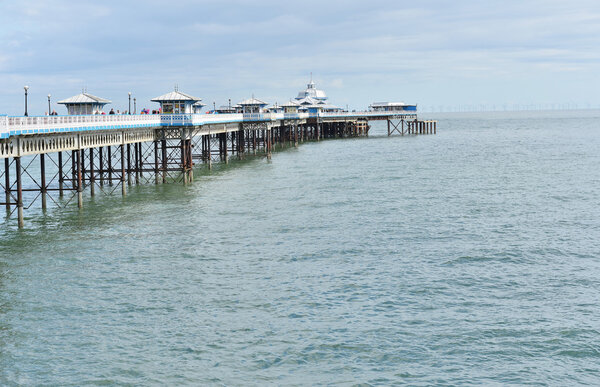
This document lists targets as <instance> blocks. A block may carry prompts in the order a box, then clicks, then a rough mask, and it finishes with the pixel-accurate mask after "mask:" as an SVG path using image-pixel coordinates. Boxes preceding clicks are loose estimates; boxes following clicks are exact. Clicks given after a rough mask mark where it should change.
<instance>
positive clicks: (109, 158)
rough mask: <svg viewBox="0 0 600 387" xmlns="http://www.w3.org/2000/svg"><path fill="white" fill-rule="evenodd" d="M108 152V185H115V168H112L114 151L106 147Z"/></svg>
mask: <svg viewBox="0 0 600 387" xmlns="http://www.w3.org/2000/svg"><path fill="white" fill-rule="evenodd" d="M106 151H107V152H108V165H107V167H108V185H112V184H113V168H112V149H111V147H110V145H109V146H107V147H106Z"/></svg>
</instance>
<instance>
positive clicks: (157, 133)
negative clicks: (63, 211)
mask: <svg viewBox="0 0 600 387" xmlns="http://www.w3.org/2000/svg"><path fill="white" fill-rule="evenodd" d="M371 120H387V124H388V135H390V136H391V135H393V134H399V135H417V134H435V133H436V130H437V128H436V126H437V125H436V122H435V121H419V120H418V119H417V116H416V113H407V114H398V113H386V112H335V113H325V112H321V113H316V114H315V113H295V114H288V113H264V114H263V113H260V114H241V113H240V114H179V115H177V114H169V115H167V114H162V115H158V114H157V115H125V116H116V115H110V116H109V115H93V116H46V117H7V116H0V159H4V168H3V172H2V173H1V174H0V186H1V187H2V189H3V190H4V193H5V195H4V201H3V202H2V203H0V204H2V205H3V206H5V208H6V213H7V216H9V217H10V216H12V215H13V214H14V213H15V212H16V217H17V221H18V226H19V227H20V228H21V227H24V210H26V209H28V208H30V207H31V206H32V205H34V204H35V203H40V205H41V208H42V210H43V211H46V209H47V208H48V206H49V204H50V205H53V206H55V207H58V208H62V207H65V206H68V205H73V204H71V203H73V202H76V203H77V206H78V207H79V208H83V207H84V195H83V193H84V191H86V192H88V193H89V195H90V196H92V197H93V196H95V195H97V194H99V193H101V194H108V195H110V194H114V193H116V192H120V194H121V195H123V196H126V195H127V190H128V186H131V185H134V184H165V183H173V182H176V183H183V184H188V183H190V182H192V181H193V180H194V167H199V166H200V165H204V166H206V167H207V168H211V167H212V165H213V163H215V162H223V163H227V162H228V160H229V159H231V158H232V157H237V158H243V157H244V155H263V156H265V157H267V158H270V157H271V153H272V152H273V151H274V150H275V149H281V148H284V147H286V146H298V145H299V144H301V143H303V142H306V141H319V140H323V139H335V138H348V137H366V136H367V135H368V133H369V129H370V126H369V121H371ZM25 197H26V198H25Z"/></svg>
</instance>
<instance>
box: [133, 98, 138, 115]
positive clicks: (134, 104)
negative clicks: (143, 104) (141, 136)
mask: <svg viewBox="0 0 600 387" xmlns="http://www.w3.org/2000/svg"><path fill="white" fill-rule="evenodd" d="M136 101H137V99H136V98H134V99H133V114H135V112H137V102H136Z"/></svg>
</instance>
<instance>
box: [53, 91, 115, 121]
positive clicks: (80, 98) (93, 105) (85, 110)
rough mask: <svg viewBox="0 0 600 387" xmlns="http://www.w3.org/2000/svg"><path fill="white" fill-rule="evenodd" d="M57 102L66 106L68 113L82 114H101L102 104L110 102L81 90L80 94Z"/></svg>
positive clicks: (73, 114)
mask: <svg viewBox="0 0 600 387" xmlns="http://www.w3.org/2000/svg"><path fill="white" fill-rule="evenodd" d="M57 103H58V104H61V105H65V106H66V107H67V114H68V115H72V116H82V115H89V114H101V113H102V109H103V108H104V105H107V104H109V103H111V101H109V100H107V99H104V98H100V97H96V96H95V95H92V94H89V93H87V92H82V93H81V94H78V95H75V96H73V97H71V98H67V99H63V100H62V101H58V102H57Z"/></svg>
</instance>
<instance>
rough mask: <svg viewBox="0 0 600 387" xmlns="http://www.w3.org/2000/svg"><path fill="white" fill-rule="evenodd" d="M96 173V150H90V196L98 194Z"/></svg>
mask: <svg viewBox="0 0 600 387" xmlns="http://www.w3.org/2000/svg"><path fill="white" fill-rule="evenodd" d="M95 173H96V172H95V171H94V148H90V195H92V196H94V195H95V194H96V187H95V185H96V175H95Z"/></svg>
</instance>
